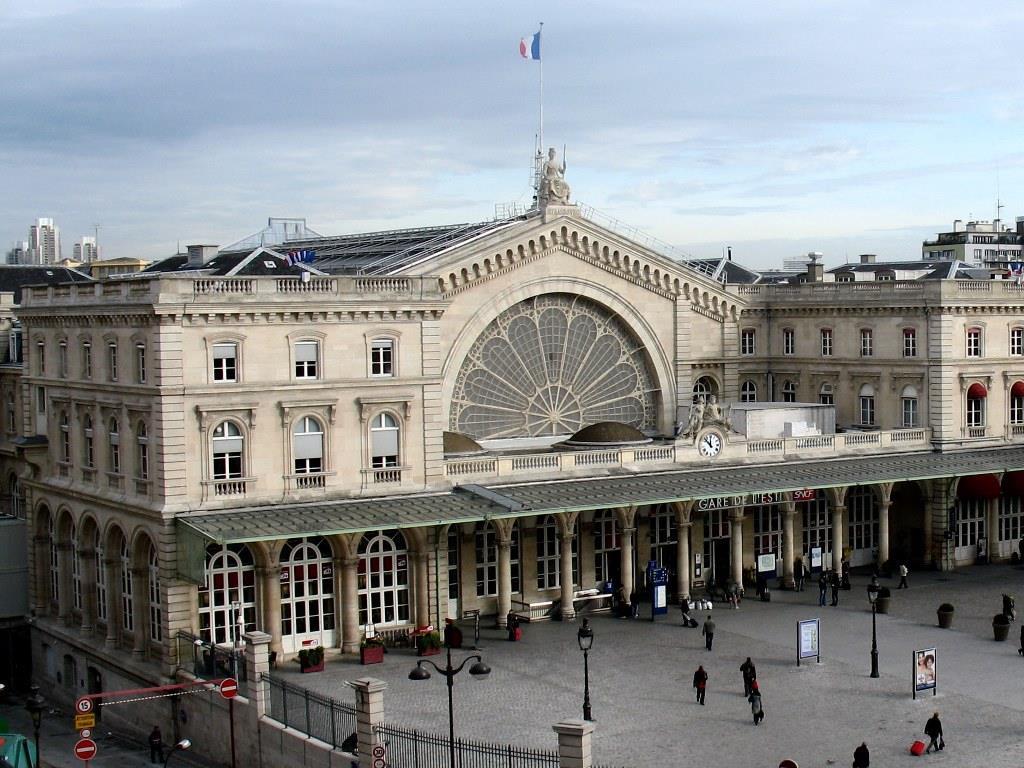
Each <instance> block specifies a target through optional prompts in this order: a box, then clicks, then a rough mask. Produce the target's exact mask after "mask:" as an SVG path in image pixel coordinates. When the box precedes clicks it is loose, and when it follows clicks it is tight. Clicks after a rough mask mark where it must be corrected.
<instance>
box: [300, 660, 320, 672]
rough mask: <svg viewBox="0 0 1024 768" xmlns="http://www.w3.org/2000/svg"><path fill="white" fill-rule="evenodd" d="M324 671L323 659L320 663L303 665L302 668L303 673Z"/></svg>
mask: <svg viewBox="0 0 1024 768" xmlns="http://www.w3.org/2000/svg"><path fill="white" fill-rule="evenodd" d="M323 671H324V663H323V661H321V662H320V663H319V664H310V665H309V666H308V667H303V668H302V674H306V673H307V672H323Z"/></svg>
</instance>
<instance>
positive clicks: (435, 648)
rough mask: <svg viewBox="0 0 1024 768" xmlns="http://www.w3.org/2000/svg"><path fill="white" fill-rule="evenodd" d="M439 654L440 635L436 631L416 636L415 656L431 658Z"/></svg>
mask: <svg viewBox="0 0 1024 768" xmlns="http://www.w3.org/2000/svg"><path fill="white" fill-rule="evenodd" d="M440 652H441V633H440V632H438V631H437V630H436V629H433V630H430V631H429V632H421V633H420V634H418V635H416V655H417V656H433V655H434V654H437V653H440Z"/></svg>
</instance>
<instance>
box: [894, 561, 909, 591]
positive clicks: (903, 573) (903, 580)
mask: <svg viewBox="0 0 1024 768" xmlns="http://www.w3.org/2000/svg"><path fill="white" fill-rule="evenodd" d="M908 573H910V571H908V570H907V564H906V563H900V584H899V586H898V587H896V589H909V587H908V586H907V574H908Z"/></svg>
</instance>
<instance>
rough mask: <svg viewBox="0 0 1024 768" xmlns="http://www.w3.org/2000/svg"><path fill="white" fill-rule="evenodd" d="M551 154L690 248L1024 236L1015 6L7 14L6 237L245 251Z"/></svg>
mask: <svg viewBox="0 0 1024 768" xmlns="http://www.w3.org/2000/svg"><path fill="white" fill-rule="evenodd" d="M539 21H543V22H544V38H543V57H544V118H545V124H544V138H545V143H546V144H552V145H557V146H558V147H559V148H561V147H562V145H563V144H565V145H566V146H567V156H568V165H569V170H568V173H567V179H568V181H569V182H570V183H571V184H572V187H573V196H574V198H575V199H576V200H579V201H581V202H584V203H586V204H588V205H590V206H593V207H594V208H595V209H597V210H599V211H600V212H601V213H602V214H604V215H607V216H611V217H614V218H615V219H618V220H621V221H623V222H625V223H628V224H630V225H633V226H635V227H638V228H639V229H641V230H643V231H645V232H647V233H649V234H651V235H654V236H656V237H658V238H660V239H662V240H664V241H667V242H671V243H673V244H676V245H678V246H680V247H681V248H683V249H684V250H686V251H687V252H689V253H692V254H694V255H696V256H714V255H718V254H720V253H721V252H722V250H723V248H724V247H725V246H727V245H729V246H732V248H733V252H734V254H735V257H736V258H737V259H738V260H740V261H742V262H744V263H748V264H750V265H752V266H755V267H768V266H778V265H781V262H782V260H783V259H784V258H788V257H794V256H798V255H800V254H802V253H806V252H807V251H808V250H820V251H823V252H825V254H826V262H827V263H829V264H838V263H841V262H843V261H845V260H846V259H847V258H850V259H854V258H855V257H856V255H857V254H859V253H862V252H874V253H878V254H880V256H881V257H884V258H890V257H891V258H916V257H918V256H919V255H920V242H921V240H922V239H923V238H925V237H927V236H930V235H932V234H934V233H935V232H936V231H939V230H945V229H948V228H949V227H950V224H951V223H952V220H953V219H956V218H960V219H967V218H969V217H973V218H976V219H991V218H993V217H994V216H995V206H996V197H997V194H998V195H999V196H1000V197H1001V198H1002V200H1003V202H1004V204H1005V205H1006V208H1005V209H1004V211H1003V218H1004V220H1009V221H1012V219H1013V218H1014V217H1015V216H1017V215H1024V199H1022V198H1024V144H1022V142H1021V137H1022V136H1024V131H1022V129H1021V124H1022V120H1024V91H1022V90H1021V88H1020V79H1021V78H1020V75H1021V61H1022V54H1021V47H1020V30H1021V29H1022V28H1024V3H1016V2H1009V1H1008V0H996V1H994V2H989V0H976V1H975V2H972V3H963V2H951V1H947V0H900V1H899V2H892V0H878V1H876V0H843V1H842V2H838V1H833V0H772V2H770V3H766V2H763V0H757V1H750V0H734V1H733V2H731V3H721V2H710V1H708V2H705V0H687V1H686V2H678V3H669V2H649V3H646V4H641V3H634V2H630V3H626V2H621V0H620V1H618V2H610V1H606V0H572V1H570V0H557V1H556V2H551V1H550V0H548V2H532V1H530V0H519V1H518V2H515V3H499V2H494V1H493V0H477V1H476V2H466V1H465V0H445V1H444V2H440V3H437V2H434V3H425V2H410V1H408V0H404V1H403V0H397V1H394V2H376V3H373V2H370V3H368V2H365V0H364V1H361V2H352V3H349V2H339V1H334V0H287V1H286V2H220V1H219V0H201V1H199V2H189V1H188V0H139V1H137V2H131V0H124V1H123V2H116V1H111V0H31V2H28V1H26V0H0V39H2V40H3V45H2V46H0V72H2V74H0V77H2V80H0V83H2V85H0V179H2V180H3V182H2V183H0V246H2V247H3V249H6V248H7V247H8V246H9V245H10V244H11V243H12V242H13V241H14V240H22V239H25V238H26V237H27V233H28V227H29V225H30V224H31V223H32V221H33V220H34V219H35V218H36V217H38V216H52V217H54V218H56V219H57V223H58V224H59V225H60V227H61V231H62V237H63V239H64V255H66V256H70V255H71V244H72V242H73V241H74V240H75V239H76V237H78V236H80V235H83V234H91V233H92V228H93V224H94V223H99V224H100V225H101V228H100V240H101V243H102V245H103V247H104V251H105V252H104V255H105V256H106V257H115V256H140V257H144V258H155V257H160V256H164V255H167V254H169V253H173V252H174V249H175V247H176V244H177V243H178V242H179V241H180V242H181V243H182V244H183V245H184V244H185V243H187V242H200V241H201V242H213V243H220V244H227V243H230V242H232V241H234V240H238V239H240V238H242V237H244V236H246V235H248V234H250V233H252V232H254V231H256V230H258V229H260V228H261V227H262V226H263V225H264V224H265V223H266V219H267V217H268V216H304V217H306V219H307V220H308V222H309V225H310V226H311V227H313V228H314V229H316V230H317V231H319V232H322V233H325V234H340V233H345V232H357V231H368V230H372V229H389V228H398V227H409V226H420V225H430V224H442V223H455V222H460V221H478V220H484V219H488V218H491V217H492V216H493V215H494V206H495V204H497V203H510V202H518V203H528V202H529V199H530V196H531V189H530V182H529V167H530V161H531V155H532V152H533V149H534V140H535V139H534V137H535V134H536V132H537V102H538V68H539V67H538V64H536V63H535V62H531V61H524V60H522V59H520V58H519V54H518V42H519V39H520V38H521V37H523V36H528V35H530V34H532V33H533V32H534V31H536V29H537V24H538V22H539Z"/></svg>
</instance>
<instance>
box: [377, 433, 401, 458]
mask: <svg viewBox="0 0 1024 768" xmlns="http://www.w3.org/2000/svg"><path fill="white" fill-rule="evenodd" d="M373 455H374V456H397V455H398V430H397V429H380V430H374V432H373Z"/></svg>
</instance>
